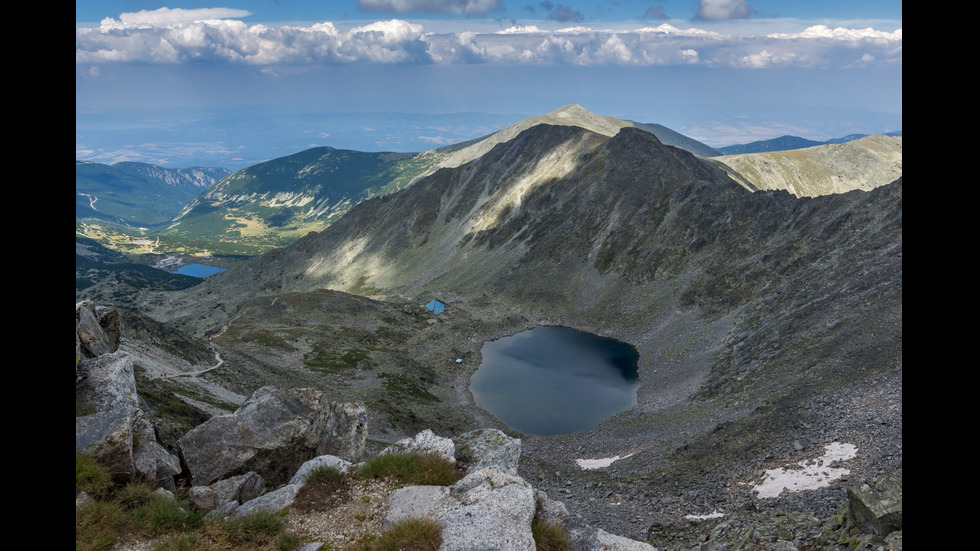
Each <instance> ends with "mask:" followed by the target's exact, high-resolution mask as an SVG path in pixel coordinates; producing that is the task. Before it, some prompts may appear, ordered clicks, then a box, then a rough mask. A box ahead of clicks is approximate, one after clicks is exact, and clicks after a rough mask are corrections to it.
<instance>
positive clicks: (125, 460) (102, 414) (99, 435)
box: [75, 411, 135, 484]
mask: <svg viewBox="0 0 980 551" xmlns="http://www.w3.org/2000/svg"><path fill="white" fill-rule="evenodd" d="M75 451H76V452H77V453H83V454H85V455H88V456H91V457H92V458H93V459H95V460H96V461H97V462H98V463H99V464H100V465H102V466H104V467H105V468H106V469H107V470H108V471H109V474H110V475H111V476H112V479H113V481H114V482H116V483H121V484H123V483H126V482H129V481H131V480H133V475H134V471H135V468H134V465H133V416H132V414H131V413H128V412H125V411H99V412H96V413H93V414H91V415H85V416H83V417H76V418H75Z"/></svg>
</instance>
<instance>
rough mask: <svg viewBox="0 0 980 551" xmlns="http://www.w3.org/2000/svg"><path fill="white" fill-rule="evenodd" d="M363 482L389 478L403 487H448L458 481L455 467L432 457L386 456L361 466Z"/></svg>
mask: <svg viewBox="0 0 980 551" xmlns="http://www.w3.org/2000/svg"><path fill="white" fill-rule="evenodd" d="M357 475H358V476H359V477H362V478H392V479H395V480H397V481H398V482H401V483H402V484H409V485H418V486H429V485H431V486H449V485H451V484H453V483H454V482H456V481H457V480H458V479H459V475H458V474H457V472H456V467H455V466H454V465H453V464H451V463H449V462H448V461H446V460H445V459H443V458H441V457H439V456H437V455H433V454H411V453H389V454H385V455H379V456H377V457H374V458H372V459H370V460H368V461H366V462H365V463H364V465H362V466H361V468H360V470H358V472H357Z"/></svg>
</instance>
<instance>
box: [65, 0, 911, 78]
mask: <svg viewBox="0 0 980 551" xmlns="http://www.w3.org/2000/svg"><path fill="white" fill-rule="evenodd" d="M556 7H560V6H552V8H556ZM191 11H193V12H195V14H193V15H192V14H190V13H187V12H191ZM221 13H223V14H224V15H226V16H227V15H228V13H229V12H227V11H226V12H221ZM221 13H215V12H205V11H198V10H184V11H183V12H180V11H178V10H165V11H161V10H156V12H140V14H123V15H122V16H120V17H119V18H118V19H107V20H105V21H103V22H102V25H100V26H99V27H96V28H79V29H76V34H75V61H76V66H77V67H86V69H84V71H86V72H89V74H90V75H95V76H97V75H98V73H97V72H95V70H94V69H88V67H93V68H94V67H96V66H97V64H100V63H110V62H135V63H171V64H176V63H230V64H244V65H254V66H259V67H261V68H262V69H263V70H265V71H273V72H279V71H282V70H288V68H289V67H299V66H303V65H316V64H338V63H414V64H421V63H508V64H515V63H519V64H578V65H598V64H615V65H640V66H643V65H690V64H700V65H705V66H712V67H742V68H766V67H784V66H801V67H857V66H858V65H859V64H863V65H873V64H887V63H895V62H900V61H901V54H902V33H901V30H898V31H895V32H891V33H888V32H881V31H875V30H874V29H847V28H829V27H825V26H814V27H810V28H808V29H806V30H804V31H802V32H799V33H796V34H770V35H767V36H755V37H751V36H748V37H747V36H738V37H735V36H729V35H725V34H722V33H719V32H714V31H708V30H705V29H699V28H697V27H691V28H686V29H682V28H678V27H676V26H673V25H669V24H661V25H659V26H651V27H643V28H638V29H634V30H605V29H595V28H590V27H585V26H570V27H565V28H561V29H558V30H543V29H541V28H538V27H534V26H512V27H509V28H507V29H505V30H501V31H498V32H491V33H488V32H477V31H460V32H454V33H431V32H426V30H425V28H424V27H423V26H422V25H420V24H416V23H411V22H408V21H403V20H399V19H393V20H389V21H378V22H375V23H371V24H368V25H363V26H359V27H354V28H351V29H347V30H341V29H338V28H337V27H336V26H335V25H334V24H333V23H331V22H322V23H316V24H313V25H309V26H279V27H270V26H265V25H248V24H246V23H245V22H243V21H240V20H238V19H235V18H232V17H222V18H215V17H214V16H216V15H221ZM202 15H209V16H210V17H205V18H200V16H202ZM855 60H859V61H857V62H856V61H855ZM78 70H79V71H82V69H78Z"/></svg>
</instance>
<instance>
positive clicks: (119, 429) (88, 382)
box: [75, 352, 142, 483]
mask: <svg viewBox="0 0 980 551" xmlns="http://www.w3.org/2000/svg"><path fill="white" fill-rule="evenodd" d="M75 401H76V408H77V407H78V405H79V404H83V405H84V408H85V409H86V410H92V413H89V414H86V415H81V416H77V417H75V451H76V452H79V453H84V454H86V455H89V456H91V457H93V458H94V459H95V460H96V461H98V462H99V463H100V464H102V465H104V466H105V467H106V468H107V469H108V470H109V472H110V473H111V474H112V477H113V479H114V480H115V481H116V482H118V483H126V482H129V481H131V480H133V478H134V476H135V473H136V466H135V465H134V463H133V458H134V450H133V434H134V432H135V429H134V427H133V424H134V423H135V422H136V420H137V419H138V418H140V417H141V416H142V412H141V410H140V408H139V400H138V398H137V395H136V380H135V378H134V376H133V361H132V359H131V358H130V357H129V355H128V354H126V353H125V352H109V353H105V354H102V355H100V356H98V357H95V358H87V359H83V360H82V361H80V362H79V364H78V368H77V369H76V379H75Z"/></svg>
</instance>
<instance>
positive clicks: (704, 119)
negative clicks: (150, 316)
mask: <svg viewBox="0 0 980 551" xmlns="http://www.w3.org/2000/svg"><path fill="white" fill-rule="evenodd" d="M75 19H76V25H75V111H76V136H75V139H76V145H75V149H76V159H79V160H92V161H98V162H107V163H111V162H118V161H120V160H133V161H141V162H152V163H155V164H161V165H164V166H177V165H181V164H182V163H183V164H187V163H194V164H209V165H215V166H226V167H229V168H232V169H237V168H241V167H242V166H247V165H248V164H249V163H254V162H258V161H261V160H265V159H268V158H274V157H278V156H282V155H285V154H289V153H295V152H297V151H300V150H302V149H305V148H308V147H313V146H320V145H329V146H332V147H338V148H350V149H359V150H377V151H384V150H391V151H420V150H423V149H427V148H428V147H434V146H437V145H444V144H447V143H454V142H457V141H463V140H466V139H471V138H475V137H479V136H482V135H485V134H487V133H490V132H492V131H494V130H496V129H499V128H502V127H504V126H506V125H508V124H512V123H514V122H517V121H519V120H521V119H523V118H527V117H531V116H535V115H541V114H545V113H548V112H550V111H553V110H555V109H558V108H560V107H562V106H564V105H567V104H570V103H577V104H579V105H582V106H583V107H585V108H586V109H589V110H590V111H593V112H595V113H597V114H599V115H609V116H614V117H618V118H622V119H627V120H633V121H637V122H644V123H657V124H663V125H665V126H667V127H669V128H671V129H673V130H676V131H678V132H681V133H683V134H685V135H687V136H689V137H692V138H694V139H697V140H700V141H703V142H704V143H706V144H708V145H711V146H714V147H721V146H724V145H732V144H736V143H747V142H751V141H755V140H759V139H769V138H774V137H778V136H783V135H787V134H788V135H795V136H801V137H805V138H809V139H817V140H826V139H831V138H836V137H840V136H844V135H847V134H853V133H865V134H868V133H878V132H891V131H898V130H901V120H902V119H901V115H902V5H901V2H900V1H891V0H862V1H859V2H854V1H853V0H847V1H844V0H823V1H809V0H564V1H561V2H554V1H551V0H544V1H542V0H225V1H222V0H214V1H213V2H200V1H191V0H172V1H167V2H163V3H161V2H154V1H149V0H86V1H80V0H77V1H76V5H75ZM187 166H189V165H187Z"/></svg>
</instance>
